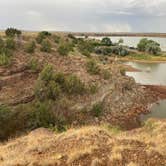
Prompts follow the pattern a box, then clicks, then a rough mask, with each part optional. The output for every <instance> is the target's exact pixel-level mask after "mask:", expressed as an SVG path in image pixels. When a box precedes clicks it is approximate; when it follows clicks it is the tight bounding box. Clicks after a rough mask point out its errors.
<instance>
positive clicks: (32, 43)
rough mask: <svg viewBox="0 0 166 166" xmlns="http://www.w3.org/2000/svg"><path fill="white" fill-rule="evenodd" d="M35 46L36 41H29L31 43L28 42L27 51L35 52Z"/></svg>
mask: <svg viewBox="0 0 166 166" xmlns="http://www.w3.org/2000/svg"><path fill="white" fill-rule="evenodd" d="M35 48H36V43H35V41H31V42H29V43H27V44H26V46H25V51H26V52H27V53H34V51H35Z"/></svg>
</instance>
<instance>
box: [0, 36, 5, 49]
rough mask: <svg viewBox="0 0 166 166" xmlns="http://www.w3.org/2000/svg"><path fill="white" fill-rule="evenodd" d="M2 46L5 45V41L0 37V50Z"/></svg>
mask: <svg viewBox="0 0 166 166" xmlns="http://www.w3.org/2000/svg"><path fill="white" fill-rule="evenodd" d="M4 46H5V43H4V41H3V39H2V38H0V50H1V49H2V48H4Z"/></svg>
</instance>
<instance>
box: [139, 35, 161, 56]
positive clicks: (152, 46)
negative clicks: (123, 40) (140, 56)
mask: <svg viewBox="0 0 166 166" xmlns="http://www.w3.org/2000/svg"><path fill="white" fill-rule="evenodd" d="M137 48H138V50H139V51H146V52H148V53H150V54H154V55H157V54H158V53H159V52H160V51H161V48H160V44H159V43H157V42H155V41H153V40H148V39H147V38H143V39H141V40H140V42H139V43H138V45H137Z"/></svg>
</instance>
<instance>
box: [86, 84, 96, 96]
mask: <svg viewBox="0 0 166 166" xmlns="http://www.w3.org/2000/svg"><path fill="white" fill-rule="evenodd" d="M88 90H89V92H90V93H91V94H95V93H97V91H98V85H97V84H90V85H89V86H88Z"/></svg>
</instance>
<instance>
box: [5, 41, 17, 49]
mask: <svg viewBox="0 0 166 166" xmlns="http://www.w3.org/2000/svg"><path fill="white" fill-rule="evenodd" d="M5 47H6V48H8V49H12V50H14V49H15V48H16V43H15V41H14V39H13V38H8V39H6V43H5Z"/></svg>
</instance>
